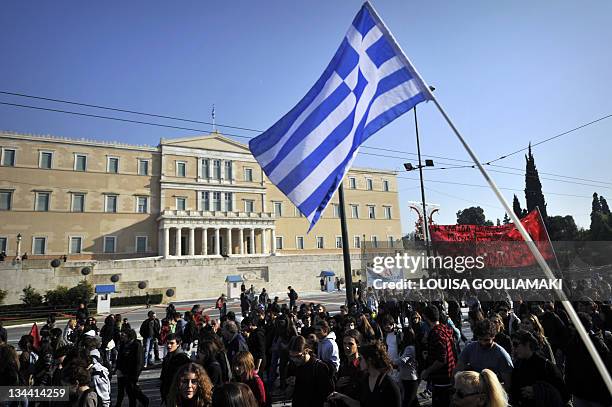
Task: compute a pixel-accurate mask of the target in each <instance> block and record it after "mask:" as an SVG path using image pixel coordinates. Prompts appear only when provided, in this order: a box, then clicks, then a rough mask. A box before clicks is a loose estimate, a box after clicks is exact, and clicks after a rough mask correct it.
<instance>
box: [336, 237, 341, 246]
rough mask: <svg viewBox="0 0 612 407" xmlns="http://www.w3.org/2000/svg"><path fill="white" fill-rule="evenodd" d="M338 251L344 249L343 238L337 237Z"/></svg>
mask: <svg viewBox="0 0 612 407" xmlns="http://www.w3.org/2000/svg"><path fill="white" fill-rule="evenodd" d="M336 249H342V236H336Z"/></svg>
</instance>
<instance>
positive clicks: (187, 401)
mask: <svg viewBox="0 0 612 407" xmlns="http://www.w3.org/2000/svg"><path fill="white" fill-rule="evenodd" d="M212 389H213V385H212V383H211V382H210V379H209V378H208V375H207V374H206V371H205V370H204V368H203V367H202V366H200V365H198V364H196V363H189V364H187V365H185V366H183V367H182V368H181V369H180V370H179V371H178V372H177V374H176V376H175V377H174V383H173V384H172V387H170V393H169V394H168V407H210V406H211V405H212Z"/></svg>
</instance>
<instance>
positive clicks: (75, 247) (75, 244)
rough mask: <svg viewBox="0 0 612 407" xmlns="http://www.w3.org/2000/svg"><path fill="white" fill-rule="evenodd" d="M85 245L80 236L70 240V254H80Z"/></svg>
mask: <svg viewBox="0 0 612 407" xmlns="http://www.w3.org/2000/svg"><path fill="white" fill-rule="evenodd" d="M82 244H83V238H82V237H79V236H75V237H71V238H70V252H69V253H70V254H80V253H81V249H82V247H81V246H82Z"/></svg>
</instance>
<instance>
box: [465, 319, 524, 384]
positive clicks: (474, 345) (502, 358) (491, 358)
mask: <svg viewBox="0 0 612 407" xmlns="http://www.w3.org/2000/svg"><path fill="white" fill-rule="evenodd" d="M496 333H497V327H496V326H495V324H494V323H493V322H491V321H490V320H489V319H483V320H482V321H478V322H477V323H476V326H475V327H474V337H475V338H477V340H476V341H473V342H470V343H469V344H468V345H467V346H466V347H465V348H464V349H463V351H462V352H461V354H460V355H459V362H458V363H457V367H456V369H455V370H456V372H462V371H464V370H473V371H475V372H482V370H483V369H490V370H492V371H493V372H495V374H496V375H497V377H498V378H499V379H500V381H501V382H503V384H504V387H505V388H506V390H508V389H509V388H510V382H511V376H512V369H513V367H514V366H513V364H512V359H511V358H510V355H509V354H508V352H506V351H505V350H504V348H502V347H501V346H499V345H498V344H497V343H495V335H496Z"/></svg>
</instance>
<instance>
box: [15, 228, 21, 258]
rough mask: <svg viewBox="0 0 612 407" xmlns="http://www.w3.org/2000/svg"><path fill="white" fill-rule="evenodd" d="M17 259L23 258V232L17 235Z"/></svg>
mask: <svg viewBox="0 0 612 407" xmlns="http://www.w3.org/2000/svg"><path fill="white" fill-rule="evenodd" d="M15 260H21V233H19V234H18V235H17V253H15Z"/></svg>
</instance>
